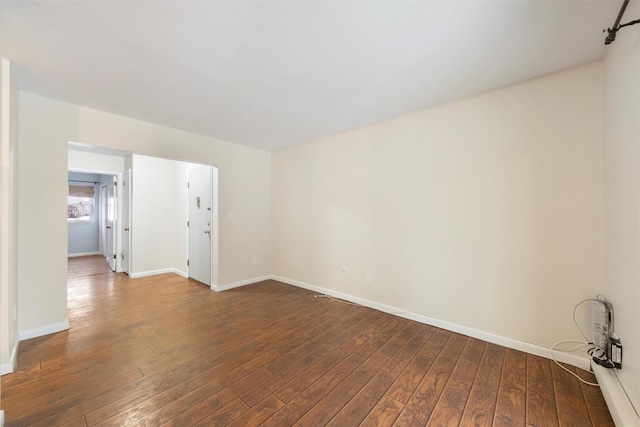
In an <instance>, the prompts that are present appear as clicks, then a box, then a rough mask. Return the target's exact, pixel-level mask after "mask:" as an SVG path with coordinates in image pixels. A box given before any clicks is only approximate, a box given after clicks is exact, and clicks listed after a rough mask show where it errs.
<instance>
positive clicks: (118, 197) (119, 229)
mask: <svg viewBox="0 0 640 427" xmlns="http://www.w3.org/2000/svg"><path fill="white" fill-rule="evenodd" d="M67 172H81V173H93V174H98V175H110V176H115V177H116V182H117V183H118V185H117V187H116V205H117V206H116V221H115V225H114V227H116V236H115V238H116V273H121V272H122V227H120V223H121V218H122V193H123V191H122V172H117V173H116V172H113V171H107V170H99V169H84V168H68V169H67ZM100 186H102V183H100ZM100 209H102V206H101V207H100ZM68 230H69V222H68V221H67V234H68V233H69V231H68ZM99 244H100V250H102V244H101V243H99ZM67 263H68V261H67Z"/></svg>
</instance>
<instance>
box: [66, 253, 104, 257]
mask: <svg viewBox="0 0 640 427" xmlns="http://www.w3.org/2000/svg"><path fill="white" fill-rule="evenodd" d="M91 255H100V252H80V253H77V254H67V257H68V258H73V257H77V256H91Z"/></svg>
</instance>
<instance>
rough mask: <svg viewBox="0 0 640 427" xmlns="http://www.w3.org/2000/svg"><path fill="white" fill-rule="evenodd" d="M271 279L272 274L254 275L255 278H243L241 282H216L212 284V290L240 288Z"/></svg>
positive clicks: (220, 290)
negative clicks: (222, 283)
mask: <svg viewBox="0 0 640 427" xmlns="http://www.w3.org/2000/svg"><path fill="white" fill-rule="evenodd" d="M269 279H271V276H260V277H254V278H253V279H247V280H241V281H239V282H234V283H229V284H228V285H220V286H218V285H216V284H214V283H212V284H211V290H212V291H216V292H222V291H226V290H229V289H233V288H239V287H240V286H246V285H251V284H253V283H257V282H262V281H264V280H269Z"/></svg>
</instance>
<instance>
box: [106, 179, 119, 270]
mask: <svg viewBox="0 0 640 427" xmlns="http://www.w3.org/2000/svg"><path fill="white" fill-rule="evenodd" d="M116 195H117V188H116V177H115V176H112V177H111V178H110V179H109V181H108V184H107V219H106V234H107V252H106V253H105V254H104V255H105V256H106V257H107V262H108V263H109V267H111V269H112V270H113V271H116V220H117V207H118V206H117V198H116Z"/></svg>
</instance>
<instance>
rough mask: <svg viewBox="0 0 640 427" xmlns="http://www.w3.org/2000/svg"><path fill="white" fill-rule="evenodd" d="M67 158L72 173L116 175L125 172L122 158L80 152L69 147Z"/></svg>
mask: <svg viewBox="0 0 640 427" xmlns="http://www.w3.org/2000/svg"><path fill="white" fill-rule="evenodd" d="M68 158H69V169H71V170H74V171H90V172H100V173H108V174H118V173H122V172H124V170H125V169H124V162H125V160H124V157H123V156H113V155H109V154H103V153H92V152H87V151H80V150H77V149H74V148H73V147H71V146H70V147H69V155H68Z"/></svg>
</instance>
